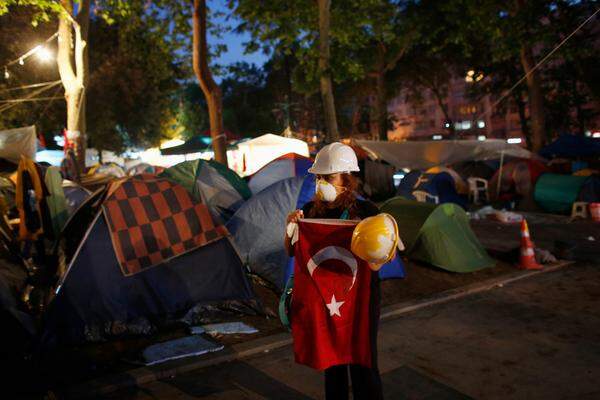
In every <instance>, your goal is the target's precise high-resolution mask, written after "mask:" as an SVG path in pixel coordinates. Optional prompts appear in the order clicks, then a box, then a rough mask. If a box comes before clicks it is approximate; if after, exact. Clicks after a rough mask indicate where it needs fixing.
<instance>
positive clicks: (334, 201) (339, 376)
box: [285, 142, 383, 400]
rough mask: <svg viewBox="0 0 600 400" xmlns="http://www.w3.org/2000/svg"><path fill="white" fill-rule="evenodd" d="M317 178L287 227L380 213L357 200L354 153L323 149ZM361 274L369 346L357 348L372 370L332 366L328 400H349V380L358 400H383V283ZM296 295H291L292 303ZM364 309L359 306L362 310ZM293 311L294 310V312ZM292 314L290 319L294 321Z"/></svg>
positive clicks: (328, 370) (328, 373) (327, 382)
mask: <svg viewBox="0 0 600 400" xmlns="http://www.w3.org/2000/svg"><path fill="white" fill-rule="evenodd" d="M309 172H310V173H313V174H315V175H316V194H315V197H314V199H313V200H312V201H310V202H308V203H307V204H306V205H305V206H304V207H303V208H302V209H301V210H295V211H293V212H291V213H290V214H289V215H288V217H287V223H288V226H290V224H292V225H291V226H294V225H295V224H297V223H298V222H299V221H300V220H301V219H302V218H304V217H307V218H320V219H323V218H325V219H348V220H361V219H364V218H367V217H371V216H375V215H377V214H378V213H379V210H378V208H377V206H375V205H374V204H373V203H371V202H370V201H366V200H361V199H358V198H357V195H356V190H357V185H358V183H357V179H356V177H355V176H354V175H353V173H355V172H359V167H358V160H357V157H356V154H355V153H354V150H353V149H352V148H351V147H350V146H347V145H345V144H342V143H337V142H336V143H332V144H329V145H327V146H325V147H323V148H322V149H321V150H320V151H319V153H318V154H317V156H316V158H315V163H314V164H313V166H312V167H311V168H310V169H309ZM287 231H288V234H286V237H285V245H286V249H287V251H288V254H290V255H293V254H294V243H293V242H292V238H293V236H294V235H293V234H290V233H289V232H290V230H289V229H288V230H287ZM364 269H365V271H362V272H361V273H365V274H369V275H370V288H369V289H370V290H369V291H368V293H369V295H368V296H367V297H359V298H357V301H359V302H368V303H369V304H368V310H369V335H368V337H369V343H364V344H361V343H359V344H356V345H359V346H360V345H368V346H370V354H371V360H370V361H371V362H370V366H367V365H359V364H341V365H332V366H329V367H328V368H326V369H325V371H324V375H325V398H326V399H327V400H337V399H340V400H341V399H344V400H345V399H348V398H349V377H348V375H350V379H351V382H352V393H353V398H354V399H355V400H359V399H373V400H378V399H383V389H382V385H381V378H380V375H379V369H378V367H377V331H378V325H379V315H380V297H381V295H380V283H379V276H378V274H377V272H372V271H371V270H370V269H369V268H364ZM293 299H294V295H292V301H294V300H293ZM360 306H361V305H356V308H357V309H359V308H360ZM292 310H293V308H292ZM293 318H294V314H293V313H292V315H291V319H292V320H293Z"/></svg>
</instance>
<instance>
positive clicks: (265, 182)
mask: <svg viewBox="0 0 600 400" xmlns="http://www.w3.org/2000/svg"><path fill="white" fill-rule="evenodd" d="M312 163H313V162H312V160H311V159H310V158H308V157H305V156H301V155H300V154H296V153H287V154H284V155H282V156H280V157H277V158H276V159H275V160H273V161H271V162H269V163H268V164H267V165H265V166H264V167H262V168H261V169H259V170H258V171H257V172H255V173H254V174H253V175H252V176H250V180H249V182H248V186H249V187H250V190H251V191H252V193H258V192H260V191H261V190H263V189H264V188H266V187H268V186H270V185H272V184H273V183H275V182H278V181H281V180H283V179H286V178H293V177H294V176H305V175H307V174H308V169H309V168H310V167H311V166H312Z"/></svg>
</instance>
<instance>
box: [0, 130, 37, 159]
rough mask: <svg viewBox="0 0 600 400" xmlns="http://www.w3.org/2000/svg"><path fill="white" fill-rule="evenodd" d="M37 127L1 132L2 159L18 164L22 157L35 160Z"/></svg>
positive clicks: (0, 151)
mask: <svg viewBox="0 0 600 400" xmlns="http://www.w3.org/2000/svg"><path fill="white" fill-rule="evenodd" d="M36 147H37V139H36V136H35V126H34V125H32V126H28V127H25V128H17V129H9V130H5V131H0V158H5V159H7V160H9V161H12V162H14V163H18V162H19V160H20V159H21V156H25V157H27V158H29V159H31V160H35V151H36V150H37V148H36Z"/></svg>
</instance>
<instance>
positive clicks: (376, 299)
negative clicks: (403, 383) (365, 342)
mask: <svg viewBox="0 0 600 400" xmlns="http://www.w3.org/2000/svg"><path fill="white" fill-rule="evenodd" d="M380 301H381V293H380V288H379V276H378V274H377V273H376V272H375V273H373V274H372V279H371V299H370V305H369V307H370V314H371V315H370V320H369V325H370V327H369V328H370V333H371V335H370V336H371V356H372V360H371V365H372V367H371V368H368V367H364V366H362V365H335V366H333V367H329V368H327V369H326V370H325V398H326V399H327V400H348V398H349V391H348V369H350V378H351V379H352V394H353V398H354V400H363V399H369V400H371V399H372V400H381V399H383V388H382V386H381V378H380V376H379V369H378V367H377V330H378V328H379V303H380Z"/></svg>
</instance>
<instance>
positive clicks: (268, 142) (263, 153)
mask: <svg viewBox="0 0 600 400" xmlns="http://www.w3.org/2000/svg"><path fill="white" fill-rule="evenodd" d="M234 152H237V153H239V154H238V155H237V157H241V158H242V159H243V162H242V164H243V165H242V169H243V174H244V175H251V174H253V173H255V172H256V171H258V170H259V169H261V168H262V167H263V166H265V165H266V164H268V163H269V162H270V161H272V160H274V159H276V158H277V157H279V156H282V155H284V154H287V153H296V154H300V155H301V156H305V157H309V156H310V154H309V151H308V144H306V142H304V141H302V140H299V139H291V138H286V137H283V136H279V135H273V134H271V133H268V134H266V135H262V136H259V137H257V138H254V139H251V140H247V141H244V142H240V143H238V145H237V150H234Z"/></svg>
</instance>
